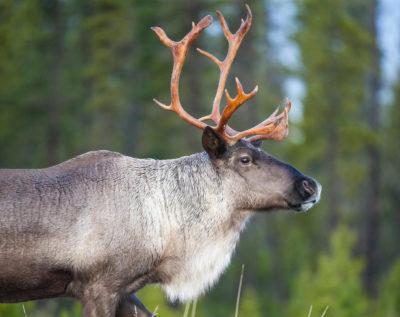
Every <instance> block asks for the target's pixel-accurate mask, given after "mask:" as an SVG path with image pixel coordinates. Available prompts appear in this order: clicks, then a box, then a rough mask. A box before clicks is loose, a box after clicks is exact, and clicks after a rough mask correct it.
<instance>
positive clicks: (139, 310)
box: [116, 294, 153, 317]
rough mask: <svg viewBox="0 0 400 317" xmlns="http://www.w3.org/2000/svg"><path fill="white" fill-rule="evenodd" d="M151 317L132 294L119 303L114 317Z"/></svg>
mask: <svg viewBox="0 0 400 317" xmlns="http://www.w3.org/2000/svg"><path fill="white" fill-rule="evenodd" d="M128 316H129V317H151V316H153V314H152V313H150V312H149V311H148V310H147V309H146V307H145V306H144V305H143V304H142V302H141V301H140V300H139V298H138V297H137V296H136V295H135V294H132V295H130V296H128V297H125V298H124V299H122V300H121V301H120V303H119V304H118V307H117V314H116V317H128Z"/></svg>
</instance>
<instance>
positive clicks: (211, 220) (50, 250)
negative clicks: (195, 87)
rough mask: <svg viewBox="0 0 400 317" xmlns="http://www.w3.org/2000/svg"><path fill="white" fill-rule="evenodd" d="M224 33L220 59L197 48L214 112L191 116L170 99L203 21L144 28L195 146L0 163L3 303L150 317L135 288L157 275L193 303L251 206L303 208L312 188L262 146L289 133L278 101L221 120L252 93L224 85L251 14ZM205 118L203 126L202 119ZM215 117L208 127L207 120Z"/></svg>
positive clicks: (170, 292) (87, 315)
mask: <svg viewBox="0 0 400 317" xmlns="http://www.w3.org/2000/svg"><path fill="white" fill-rule="evenodd" d="M246 9H247V18H246V20H245V21H243V20H242V23H241V25H240V27H239V29H238V30H237V32H236V33H234V34H233V33H231V31H230V30H229V27H228V25H227V23H226V21H225V19H224V17H223V15H222V14H221V13H220V12H217V13H218V17H219V21H220V23H221V26H222V30H223V33H224V35H225V37H226V39H227V41H228V45H229V48H228V52H227V55H226V57H225V59H224V60H219V59H218V58H216V57H215V56H214V55H212V54H210V53H208V52H206V51H203V50H201V49H198V51H199V52H200V53H201V54H203V55H205V56H207V57H208V58H210V59H211V60H212V61H213V62H214V63H215V64H216V65H217V66H218V68H219V70H220V77H219V84H218V88H217V92H216V96H215V99H214V102H213V105H212V108H211V113H210V114H209V115H207V116H204V117H201V118H199V119H197V118H195V117H193V116H191V115H190V114H188V113H187V112H186V111H185V110H184V108H183V106H182V105H181V102H180V99H179V91H178V88H179V78H180V74H181V70H182V67H183V63H184V60H185V57H186V54H187V52H188V49H189V46H190V45H191V43H192V42H193V41H194V40H195V39H196V38H197V37H198V35H199V34H200V33H201V32H202V31H203V30H204V29H205V28H206V27H208V26H209V25H210V24H211V22H212V17H211V16H206V17H204V18H203V19H202V20H200V22H199V23H198V24H195V23H193V24H192V28H191V30H190V32H189V33H187V34H186V36H185V37H184V38H183V39H182V40H181V41H179V42H175V41H172V40H171V39H169V38H168V36H167V35H166V34H165V32H164V31H163V30H162V29H161V28H159V27H154V28H152V29H153V30H154V31H155V33H156V34H157V35H158V37H159V38H160V40H161V41H162V43H164V45H166V46H167V47H168V48H169V49H170V50H171V52H172V55H173V61H174V64H173V70H172V76H171V103H170V104H169V105H165V104H163V103H161V102H159V101H157V100H155V102H156V103H157V104H158V105H159V106H160V107H161V108H163V109H165V110H168V111H173V112H175V113H176V114H177V115H178V116H180V117H181V118H182V119H184V120H185V121H187V122H188V123H190V124H191V125H194V126H195V127H197V128H200V129H202V130H203V134H202V145H203V148H204V152H202V153H197V154H193V155H190V156H185V157H181V158H177V159H170V160H155V159H137V158H132V157H128V156H124V155H122V154H119V153H114V152H109V151H94V152H88V153H86V154H82V155H80V156H78V157H75V158H73V159H70V160H68V161H66V162H63V163H61V164H59V165H56V166H52V167H48V168H43V169H1V170H0V302H1V303H15V302H22V301H28V300H37V299H45V298H55V297H71V298H75V299H77V300H80V301H81V302H82V305H83V316H84V317H95V316H96V317H106V316H120V317H123V316H151V313H150V312H149V311H148V310H147V309H146V308H145V306H144V305H143V304H142V303H141V302H140V300H139V299H138V298H137V297H136V296H135V292H137V291H138V290H139V289H141V288H142V287H144V286H145V285H146V284H149V283H159V284H160V285H161V286H162V288H163V290H164V291H165V293H166V294H167V296H168V297H169V298H170V299H171V300H179V301H187V300H192V299H195V298H197V297H198V296H200V295H201V294H203V293H204V292H206V291H207V290H208V289H209V288H210V287H211V286H212V285H213V284H215V283H216V281H217V280H218V278H219V276H220V275H221V273H222V272H223V271H224V270H225V269H226V267H227V266H228V264H229V262H230V259H231V256H232V253H233V251H234V249H235V246H236V244H237V242H238V239H239V235H240V232H241V231H242V229H243V227H244V225H245V223H246V221H247V220H248V219H249V217H250V216H251V215H253V214H255V213H261V212H269V211H272V210H281V209H292V210H296V211H306V210H308V209H309V208H311V207H312V206H313V205H314V204H316V203H317V202H318V201H319V199H320V194H321V185H320V184H319V183H318V182H317V181H316V180H314V179H313V178H311V177H308V176H305V175H303V174H302V173H301V172H299V171H298V170H297V169H295V168H294V167H292V166H290V165H288V164H286V163H284V162H281V161H279V160H278V159H276V158H274V157H273V156H271V155H270V154H268V153H267V152H265V151H263V150H262V149H261V148H260V143H261V142H262V140H278V141H281V140H283V139H285V138H286V136H287V134H288V113H289V110H290V108H291V103H290V102H289V101H287V102H286V106H285V108H284V110H283V112H282V113H279V114H278V112H279V110H278V109H279V108H278V109H277V110H276V111H275V112H273V113H272V115H271V116H269V117H268V118H267V119H266V120H264V121H262V122H261V123H259V124H257V125H255V126H254V127H252V128H250V129H247V130H245V131H241V132H240V131H236V130H234V129H233V128H231V127H229V126H228V121H229V120H230V118H231V116H232V114H233V113H234V112H235V111H236V110H237V109H238V108H239V107H240V106H241V105H243V104H244V103H245V102H246V101H247V100H249V99H250V98H252V97H253V96H254V95H255V94H256V93H257V89H258V88H257V87H255V88H254V90H253V91H251V92H250V93H245V92H244V90H243V88H242V85H241V83H240V81H239V80H238V79H237V78H236V86H237V96H236V97H231V96H230V95H229V93H228V92H227V91H226V90H225V95H226V103H227V104H226V106H225V108H224V109H223V111H222V112H221V111H220V103H221V98H222V96H223V92H224V88H225V83H226V80H227V77H228V73H229V70H230V67H231V64H232V62H233V59H234V57H235V55H236V52H237V50H238V48H239V46H240V44H241V42H242V39H243V38H244V36H245V34H246V33H247V32H248V30H249V28H250V25H251V22H252V14H251V11H250V9H249V7H248V6H246ZM206 122H209V123H210V125H209V124H207V123H206ZM211 122H213V125H211Z"/></svg>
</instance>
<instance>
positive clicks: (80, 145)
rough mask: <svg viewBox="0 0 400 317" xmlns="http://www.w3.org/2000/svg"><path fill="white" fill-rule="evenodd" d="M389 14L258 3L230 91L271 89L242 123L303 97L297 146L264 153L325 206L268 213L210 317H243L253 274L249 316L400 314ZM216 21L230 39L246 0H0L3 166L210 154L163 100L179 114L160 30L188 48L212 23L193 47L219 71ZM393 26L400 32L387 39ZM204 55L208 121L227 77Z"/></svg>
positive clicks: (364, 2)
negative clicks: (224, 24)
mask: <svg viewBox="0 0 400 317" xmlns="http://www.w3.org/2000/svg"><path fill="white" fill-rule="evenodd" d="M386 2H390V1H389V0H385V1H384V0H381V1H378V0H351V1H349V0H325V1H321V0H281V1H280V0H249V1H248V4H249V5H250V7H251V9H252V11H253V16H254V19H253V26H252V29H251V30H250V32H249V33H248V35H247V37H246V38H245V40H244V41H243V43H242V47H241V49H239V52H238V56H237V58H236V61H235V62H234V64H233V70H232V72H231V76H230V82H229V85H228V86H229V87H228V88H229V91H230V93H231V95H234V94H235V93H236V91H235V88H234V85H233V80H232V78H234V76H238V77H239V78H240V79H241V81H242V83H243V85H244V87H245V90H246V91H250V90H251V89H253V87H254V86H255V85H256V84H258V85H259V87H260V89H259V90H260V91H259V93H258V95H257V96H256V97H255V98H254V100H251V102H249V103H248V104H247V105H246V106H244V107H243V108H242V109H240V111H238V114H236V115H235V118H234V122H233V126H234V127H236V128H238V129H241V128H245V127H249V126H250V125H253V124H255V123H257V122H260V121H261V120H263V119H264V118H266V117H267V116H268V115H269V114H270V113H271V112H272V111H273V110H274V109H275V106H276V105H278V104H282V103H283V101H284V98H285V97H286V96H287V97H289V98H290V99H292V101H293V104H294V108H293V111H292V112H291V115H290V119H291V122H290V134H289V137H288V138H287V139H286V141H285V142H283V143H279V142H271V141H270V142H265V143H264V145H263V147H264V149H265V150H266V151H268V152H270V153H272V154H273V155H275V156H277V157H279V158H280V159H282V160H285V161H287V162H289V163H290V164H292V165H294V166H296V167H297V168H299V169H300V170H302V171H303V172H304V173H306V174H308V175H311V176H313V177H315V178H316V179H318V180H319V181H320V183H321V184H322V185H323V193H322V199H321V202H320V203H319V204H318V205H317V206H316V207H314V208H313V209H312V210H310V211H309V212H307V213H302V214H296V213H294V212H277V213H272V214H268V215H267V214H262V215H257V216H255V217H254V218H253V220H252V221H251V223H250V224H249V225H248V228H247V229H246V231H245V232H244V233H243V234H242V239H241V241H240V245H239V247H238V250H237V252H236V254H235V256H234V258H233V263H232V265H231V266H230V268H229V270H228V271H227V272H226V273H225V274H224V275H223V277H222V279H221V280H220V281H219V283H218V284H217V286H216V287H215V288H213V290H212V291H211V292H209V293H208V294H207V295H205V296H203V297H201V298H200V299H199V301H198V303H197V314H196V316H232V315H233V313H234V307H235V301H236V293H237V287H238V282H239V277H240V270H241V265H242V264H244V265H245V271H244V280H243V290H242V298H241V302H240V310H239V316H253V317H257V316H307V315H308V312H309V309H310V306H311V305H313V311H312V314H311V316H312V317H314V316H321V314H322V312H323V310H324V309H325V308H326V307H327V306H329V308H328V311H327V313H326V315H325V316H340V317H345V316H387V317H394V316H400V252H399V251H400V242H399V241H400V180H399V177H400V164H399V160H400V81H399V80H398V78H399V77H398V74H399V63H398V61H397V63H396V62H393V60H390V59H389V60H388V57H387V56H386V53H385V50H384V48H385V47H384V45H383V44H382V43H384V39H386V40H387V39H389V42H390V41H391V37H390V36H391V34H390V33H391V32H394V33H393V34H392V35H393V39H392V43H391V45H389V47H390V49H391V50H392V52H393V51H394V52H395V53H396V52H398V51H399V50H400V44H399V41H397V42H396V40H394V39H395V32H396V30H397V32H399V24H398V23H397V22H398V21H399V19H397V20H396V19H394V20H393V19H392V20H389V18H388V17H386V16H384V14H385V12H384V10H383V8H384V3H386ZM391 2H394V3H396V0H394V1H391ZM397 6H399V4H398V3H397ZM216 10H220V11H222V12H223V14H224V15H225V17H226V19H227V21H228V23H229V24H230V27H231V30H236V29H237V27H238V26H239V24H240V18H242V17H243V18H245V7H244V3H243V2H242V1H239V0H237V1H227V0H203V1H200V0H191V1H189V0H186V1H166V0H165V1H162V0H146V1H139V0H88V1H78V0H0V167H2V168H41V167H46V166H49V165H53V164H57V163H59V162H61V161H64V160H66V159H69V158H71V157H73V156H76V155H78V154H81V153H84V152H86V151H89V150H96V149H108V150H112V151H119V152H121V153H123V154H126V155H130V156H135V157H153V158H158V159H166V158H174V157H179V156H182V155H188V154H191V153H193V152H196V151H202V149H201V142H200V139H201V131H200V130H197V129H196V128H194V127H191V126H189V125H188V124H187V123H185V122H184V121H183V120H181V119H179V118H178V116H176V115H175V114H173V113H171V112H166V111H164V110H162V109H161V108H159V107H158V106H157V105H156V104H154V103H153V101H152V98H154V97H156V98H157V99H158V100H160V101H162V102H166V103H168V102H169V81H170V72H171V68H172V57H171V54H170V52H169V50H168V49H167V48H166V47H165V46H164V45H163V44H162V43H161V42H160V41H159V39H158V37H157V36H156V35H155V34H154V33H153V32H152V31H151V30H150V27H151V26H161V27H162V28H164V30H165V31H166V32H167V34H168V35H169V36H170V37H171V38H172V39H175V40H179V39H181V38H182V37H183V35H184V34H186V32H188V31H189V30H190V25H191V21H196V22H197V21H199V20H200V19H201V18H202V17H204V16H205V15H206V14H211V15H212V16H213V17H214V23H213V24H212V25H211V26H210V27H209V29H207V30H206V31H205V32H203V34H202V35H201V36H200V37H199V38H198V40H197V41H196V42H195V43H194V44H193V47H194V48H195V47H200V48H203V49H205V50H207V51H209V52H212V53H215V55H216V56H217V57H220V58H221V57H223V56H225V54H226V49H227V45H226V40H225V38H224V36H223V34H222V32H221V29H220V26H219V22H218V19H217V18H216V17H217V16H216V14H215V11H216ZM386 13H389V14H390V13H391V12H390V10H389V12H386ZM392 13H393V12H392ZM398 18H399V17H398ZM381 21H386V22H387V21H392V22H390V23H391V24H390V25H389V27H388V28H386V29H384V30H382V29H381V28H380V27H379V26H380V23H381ZM396 23H397V25H396ZM397 36H398V34H397ZM194 48H193V49H192V50H191V51H190V54H189V56H188V58H187V60H186V63H185V67H184V69H183V75H182V80H181V95H182V100H183V105H184V106H185V107H186V108H187V109H188V111H190V113H193V114H195V115H204V114H207V113H208V111H209V109H210V107H211V104H212V100H213V98H214V95H215V91H216V87H217V80H218V69H217V67H216V66H215V65H214V64H213V63H212V62H211V61H210V60H209V59H207V58H206V57H204V56H202V55H200V54H198V53H197V52H195V50H194ZM397 57H399V54H398V53H397ZM385 63H386V64H385ZM385 65H386V66H385ZM388 72H389V73H388ZM138 295H139V297H140V298H141V299H142V301H143V302H144V304H145V305H146V306H147V307H148V308H149V309H150V310H152V311H154V310H155V309H156V307H157V306H158V308H157V311H158V313H159V314H160V316H164V317H168V316H182V314H183V309H184V307H183V305H177V304H174V305H171V304H167V303H166V301H165V298H164V295H163V293H162V291H161V290H160V288H159V287H157V286H147V287H145V288H144V289H143V290H142V291H140V292H139V294H138ZM24 310H25V312H26V313H25V312H24ZM79 315H80V305H79V304H78V303H76V302H74V301H72V300H68V299H59V300H50V301H37V302H29V303H25V304H24V306H23V305H22V304H12V305H11V304H10V305H9V304H0V316H30V317H38V316H41V317H47V316H62V317H75V316H79Z"/></svg>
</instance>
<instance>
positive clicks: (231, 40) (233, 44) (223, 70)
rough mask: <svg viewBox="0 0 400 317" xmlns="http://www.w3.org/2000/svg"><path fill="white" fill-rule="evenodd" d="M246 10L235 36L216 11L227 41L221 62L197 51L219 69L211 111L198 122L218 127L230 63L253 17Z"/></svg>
mask: <svg viewBox="0 0 400 317" xmlns="http://www.w3.org/2000/svg"><path fill="white" fill-rule="evenodd" d="M246 10H247V18H246V21H243V19H242V23H241V25H240V27H239V29H238V30H237V31H236V33H235V34H232V33H231V31H230V30H229V27H228V24H227V23H226V21H225V18H224V16H223V15H222V13H221V12H219V11H217V14H218V18H219V21H220V24H221V27H222V30H223V32H224V35H225V37H226V39H227V41H228V47H229V48H228V53H227V55H226V57H225V59H224V60H223V61H220V60H219V59H218V58H216V57H215V56H214V55H212V54H210V53H208V52H206V51H204V50H202V49H199V48H198V49H197V50H198V51H199V53H201V54H203V55H205V56H207V57H208V58H210V59H211V60H212V61H213V62H214V63H215V64H217V65H218V67H219V69H220V77H219V83H218V88H217V93H216V95H215V98H214V102H213V107H212V111H211V113H210V114H209V115H207V116H205V117H202V118H200V119H199V120H200V121H205V120H212V121H214V123H215V124H217V125H218V122H219V120H220V118H221V113H220V104H221V98H222V94H223V92H224V88H225V84H226V79H227V77H228V74H229V71H230V68H231V65H232V62H233V60H234V58H235V56H236V53H237V51H238V49H239V46H240V44H241V42H242V40H243V38H244V36H245V35H246V33H247V32H248V30H249V29H250V26H251V22H252V20H253V16H252V14H251V10H250V8H249V6H248V5H247V4H246ZM227 130H228V131H229V132H230V133H234V130H232V129H231V128H229V127H227Z"/></svg>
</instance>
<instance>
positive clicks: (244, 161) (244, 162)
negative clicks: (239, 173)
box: [240, 156, 250, 164]
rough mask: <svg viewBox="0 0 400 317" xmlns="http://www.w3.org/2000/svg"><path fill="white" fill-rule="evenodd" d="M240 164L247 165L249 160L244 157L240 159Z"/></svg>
mask: <svg viewBox="0 0 400 317" xmlns="http://www.w3.org/2000/svg"><path fill="white" fill-rule="evenodd" d="M240 162H242V163H243V164H249V163H250V159H249V158H248V157H247V156H245V157H242V158H241V159H240Z"/></svg>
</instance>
